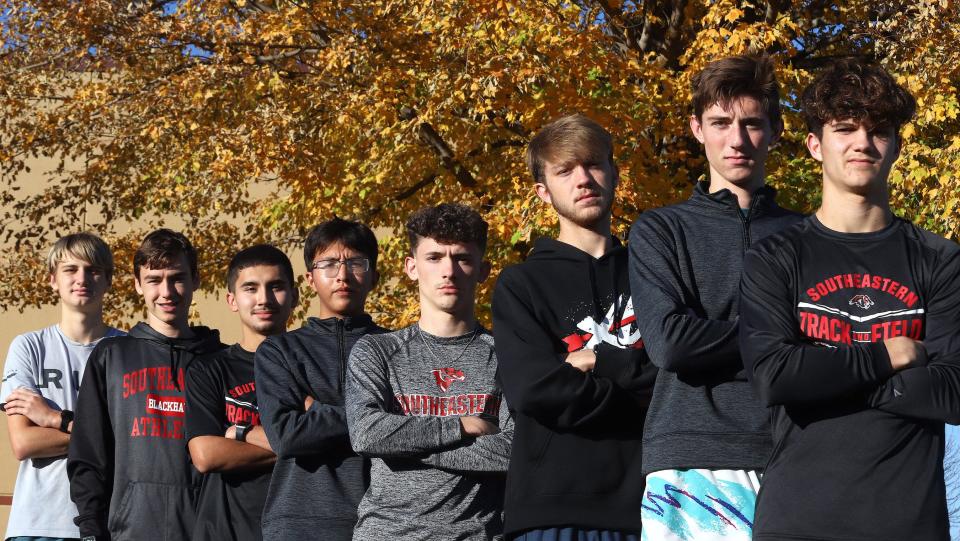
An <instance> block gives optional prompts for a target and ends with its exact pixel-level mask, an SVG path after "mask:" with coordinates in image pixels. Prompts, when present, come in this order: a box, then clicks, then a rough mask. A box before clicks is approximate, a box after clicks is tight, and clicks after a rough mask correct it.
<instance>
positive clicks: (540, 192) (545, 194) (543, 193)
mask: <svg viewBox="0 0 960 541" xmlns="http://www.w3.org/2000/svg"><path fill="white" fill-rule="evenodd" d="M533 186H534V189H535V190H536V192H537V197H539V198H540V200H541V201H543V202H544V203H546V204H548V205H551V206H552V205H553V201H552V199H551V198H550V189H549V188H547V184H546V183H545V182H538V183H536V184H534V185H533Z"/></svg>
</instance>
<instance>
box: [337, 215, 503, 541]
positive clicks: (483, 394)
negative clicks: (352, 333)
mask: <svg viewBox="0 0 960 541" xmlns="http://www.w3.org/2000/svg"><path fill="white" fill-rule="evenodd" d="M407 235H408V237H409V239H410V255H409V256H407V258H406V260H405V261H404V270H405V271H406V274H407V276H408V277H409V278H410V279H411V280H414V281H416V282H417V290H418V291H419V300H420V319H419V320H418V321H417V323H415V324H413V325H411V326H409V327H407V328H405V329H401V330H399V331H396V332H392V333H389V334H383V335H378V336H368V337H365V338H363V339H362V340H360V342H358V343H357V346H356V347H355V348H354V349H353V352H352V353H351V354H350V365H349V366H350V368H349V373H348V381H347V423H348V425H349V427H350V440H351V441H352V442H353V448H354V449H355V450H356V451H357V452H358V453H360V454H362V455H364V456H368V457H370V458H371V459H372V465H371V471H370V488H369V489H368V490H367V493H366V494H365V495H364V497H363V501H362V502H360V510H359V515H360V517H359V520H358V522H357V529H356V531H355V532H354V536H353V538H354V540H356V541H366V540H371V541H374V540H380V539H404V540H415V539H420V540H424V541H428V540H433V539H464V540H466V539H476V540H485V539H499V538H500V535H501V533H502V531H503V522H502V519H501V513H502V510H503V486H504V472H505V471H506V469H507V461H508V459H509V455H510V438H511V435H512V432H513V422H512V421H511V419H510V414H509V412H508V410H507V407H506V404H505V403H503V401H502V399H501V393H500V388H499V386H498V385H497V383H496V371H497V358H496V355H495V354H494V352H493V339H492V337H491V336H490V333H488V332H487V331H486V330H485V329H484V328H483V327H481V326H480V325H479V324H478V323H477V320H476V317H475V316H474V305H475V302H476V301H475V296H476V288H477V284H479V283H480V282H482V281H483V280H485V279H486V278H487V276H488V275H489V274H490V264H489V263H488V262H487V261H486V260H484V258H483V253H484V250H485V249H486V244H487V223H486V222H485V221H483V219H482V218H481V217H480V215H479V214H478V213H477V212H476V211H474V210H473V209H471V208H469V207H466V206H464V205H459V204H441V205H438V206H436V207H426V208H423V209H420V210H419V211H417V212H415V213H414V214H413V215H412V216H410V218H409V219H408V220H407Z"/></svg>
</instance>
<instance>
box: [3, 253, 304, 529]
mask: <svg viewBox="0 0 960 541" xmlns="http://www.w3.org/2000/svg"><path fill="white" fill-rule="evenodd" d="M302 265H303V263H302V262H301V264H300V266H302ZM294 268H295V269H296V267H294ZM195 305H196V306H195V307H196V309H197V311H198V312H199V314H200V322H201V323H202V324H204V325H207V326H209V327H213V328H217V329H220V339H221V340H222V341H223V342H224V343H227V344H232V343H234V342H236V341H237V340H239V339H240V323H239V319H238V318H237V316H236V315H235V314H233V312H231V311H230V310H229V309H228V308H227V305H226V303H225V302H224V300H223V298H222V296H221V297H219V298H218V297H212V296H206V295H198V296H197V298H196V299H195ZM59 315H60V311H59V309H58V308H57V307H55V306H47V307H43V308H39V309H30V310H26V311H25V312H24V313H22V314H21V313H19V312H17V311H16V310H14V311H12V312H5V313H0V351H2V352H3V353H2V359H3V360H4V361H5V360H6V355H7V349H8V348H9V346H10V341H11V340H13V337H15V336H17V335H18V334H22V333H24V332H27V331H32V330H36V329H39V328H42V327H46V326H48V325H52V324H54V323H56V322H57V320H58V318H59ZM0 362H2V361H0ZM16 479H17V460H16V459H15V458H14V457H13V452H12V451H11V449H10V440H9V438H8V437H7V419H6V416H5V415H0V528H2V529H0V536H2V535H3V532H5V531H6V528H7V519H8V518H9V514H10V498H11V497H12V496H13V489H14V484H15V482H16Z"/></svg>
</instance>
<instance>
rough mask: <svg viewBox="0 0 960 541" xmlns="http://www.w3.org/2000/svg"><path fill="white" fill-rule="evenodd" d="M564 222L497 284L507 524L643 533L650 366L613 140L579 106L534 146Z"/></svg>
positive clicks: (537, 178) (586, 532) (509, 527)
mask: <svg viewBox="0 0 960 541" xmlns="http://www.w3.org/2000/svg"><path fill="white" fill-rule="evenodd" d="M527 165H528V167H529V169H530V172H531V174H532V176H533V180H534V182H535V188H536V193H537V196H539V197H540V199H541V200H543V201H544V202H545V203H547V204H549V205H550V206H551V207H552V208H553V209H554V211H555V212H556V213H557V218H558V220H559V222H560V234H559V236H558V237H557V238H556V239H552V238H541V239H538V240H537V241H536V244H535V245H534V249H533V252H532V253H531V254H530V255H529V257H528V258H527V260H526V261H525V262H523V263H521V264H519V265H514V266H512V267H508V268H506V269H504V271H503V272H502V273H501V274H500V278H499V279H498V280H497V286H496V290H495V292H494V295H493V329H494V336H495V337H496V349H497V357H498V358H499V359H500V372H499V379H500V382H501V384H502V385H503V390H504V395H505V397H506V399H507V401H508V402H509V403H510V407H511V408H512V409H513V413H514V415H515V416H516V431H515V434H514V443H513V453H512V455H511V457H510V470H509V472H508V474H507V492H506V503H505V510H504V515H505V523H506V532H507V534H508V536H509V538H511V539H521V540H524V541H540V540H544V541H546V540H557V541H571V540H572V541H578V540H585V539H604V540H610V541H618V540H631V539H638V538H639V535H640V529H641V523H640V503H641V500H642V498H643V487H644V479H643V471H642V464H641V441H640V440H641V436H642V432H643V419H644V416H645V415H646V413H647V411H646V410H647V405H648V404H649V401H650V394H651V392H652V388H653V381H654V378H655V377H656V371H655V368H654V367H653V366H652V365H651V364H650V361H649V359H648V358H647V354H646V352H645V351H644V349H643V342H642V340H641V339H640V333H639V332H638V331H637V328H636V325H635V323H634V319H635V313H634V304H633V302H632V300H631V297H630V284H629V282H628V278H627V250H626V248H624V247H623V246H622V245H621V244H620V241H619V240H617V239H616V238H615V237H614V236H612V235H611V230H610V226H611V208H612V205H613V199H614V192H615V190H616V187H617V181H618V172H617V167H616V165H615V164H614V162H613V142H612V138H611V136H610V134H609V133H608V132H607V131H606V130H604V129H603V128H602V127H601V126H600V125H599V124H597V123H596V122H594V121H592V120H590V119H589V118H587V117H585V116H583V115H570V116H565V117H563V118H560V119H558V120H556V121H554V122H552V123H550V124H548V125H547V126H544V127H543V129H541V130H540V132H538V133H537V134H536V135H535V136H534V138H533V139H532V140H531V141H530V144H529V146H528V147H527Z"/></svg>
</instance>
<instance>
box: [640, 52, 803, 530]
mask: <svg viewBox="0 0 960 541" xmlns="http://www.w3.org/2000/svg"><path fill="white" fill-rule="evenodd" d="M692 91H693V104H692V105H693V107H692V114H691V115H690V130H691V131H692V132H693V135H694V137H695V138H696V139H697V140H698V141H699V142H700V143H701V144H702V145H703V149H704V153H705V154H706V161H707V170H708V173H707V180H705V181H702V182H699V183H697V185H696V186H694V189H693V194H692V195H691V196H690V198H689V199H688V200H687V201H684V202H682V203H679V204H676V205H672V206H669V207H665V208H659V209H652V210H648V211H646V212H644V213H643V214H641V215H640V217H639V218H638V219H637V221H636V222H635V223H634V225H633V227H632V228H631V230H630V285H631V288H632V291H633V298H634V301H635V302H636V303H637V304H638V305H642V306H643V307H644V309H643V310H641V311H639V312H638V313H637V325H638V327H639V328H640V332H641V333H642V335H643V340H644V344H645V345H646V348H647V352H648V353H649V355H650V360H651V361H653V363H654V364H656V365H657V366H658V367H660V373H659V374H658V376H657V384H656V387H655V389H654V394H653V402H652V403H651V405H650V413H649V414H648V415H647V424H646V428H645V431H644V437H643V468H644V471H645V472H646V474H647V489H646V497H645V498H644V502H643V510H642V514H643V527H644V539H646V540H650V541H654V540H664V541H680V540H683V541H693V540H696V541H713V540H717V541H721V540H729V541H733V540H739V541H749V540H750V536H751V531H752V526H753V509H754V502H755V501H756V493H757V491H758V490H759V481H760V475H761V473H762V469H763V466H764V464H765V463H766V460H767V457H768V456H769V454H770V451H771V450H772V444H771V438H770V423H769V421H768V418H769V416H768V414H767V412H766V411H765V409H764V408H763V406H761V405H760V402H759V400H758V399H757V396H756V394H755V393H754V392H753V389H752V388H751V387H750V384H749V383H748V382H747V377H746V374H745V373H744V370H743V362H742V361H741V355H740V347H739V342H738V318H739V309H738V307H739V294H740V290H739V287H740V275H741V271H742V268H743V254H744V253H745V252H746V250H747V248H749V247H750V245H751V244H752V243H753V242H756V241H757V240H758V239H761V238H763V237H765V236H767V235H770V234H771V233H774V232H776V231H779V230H781V229H783V228H784V227H787V226H789V225H791V224H793V223H796V222H797V221H798V220H800V218H801V217H800V215H799V214H797V213H794V212H790V211H787V210H784V209H782V208H780V207H779V206H778V205H777V204H776V201H775V191H774V190H773V188H770V187H768V186H766V184H765V172H766V168H765V166H766V161H767V153H768V151H769V149H770V146H771V145H772V144H773V143H775V142H776V141H777V139H779V137H780V132H781V131H782V129H783V121H782V120H781V117H780V92H779V87H778V84H777V79H776V77H775V74H774V66H773V61H772V60H771V59H770V58H766V57H754V56H731V57H727V58H722V59H720V60H716V61H714V62H711V63H709V64H707V65H706V67H704V68H703V70H701V71H700V72H699V73H697V74H696V75H695V76H694V78H693V88H692Z"/></svg>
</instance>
